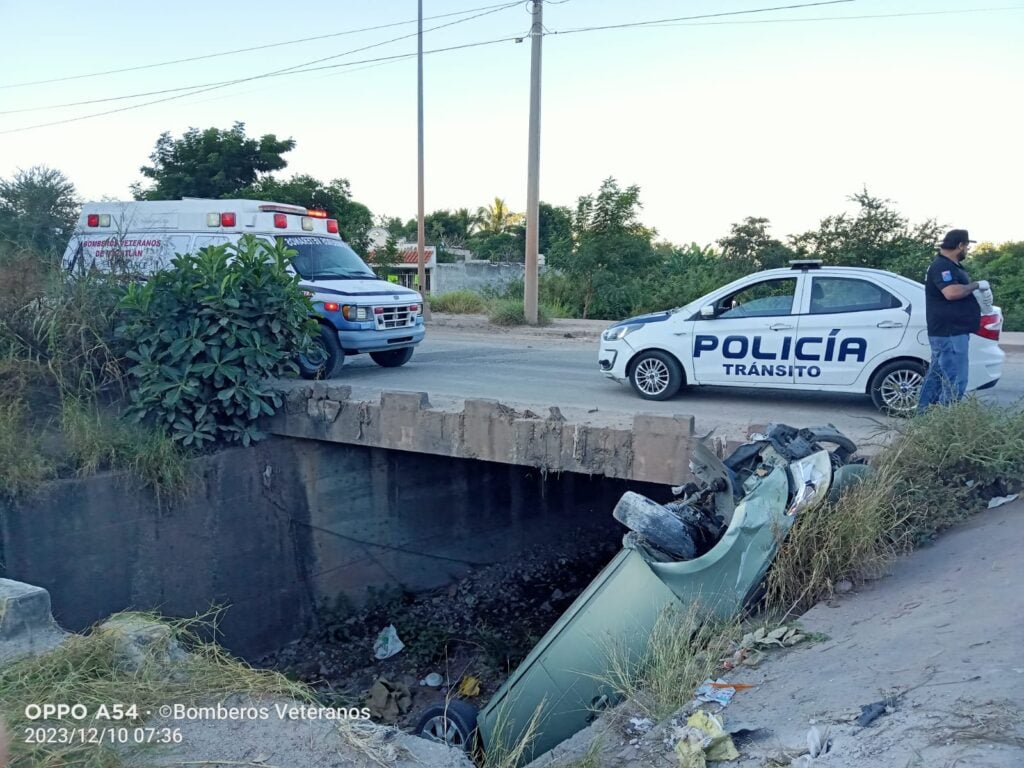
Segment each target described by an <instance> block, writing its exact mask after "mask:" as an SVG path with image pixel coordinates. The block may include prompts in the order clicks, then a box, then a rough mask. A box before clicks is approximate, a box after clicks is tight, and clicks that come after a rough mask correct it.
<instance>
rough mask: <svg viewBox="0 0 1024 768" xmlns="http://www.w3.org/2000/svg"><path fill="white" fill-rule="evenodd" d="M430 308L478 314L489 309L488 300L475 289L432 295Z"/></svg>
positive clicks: (460, 313) (461, 313)
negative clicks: (474, 290)
mask: <svg viewBox="0 0 1024 768" xmlns="http://www.w3.org/2000/svg"><path fill="white" fill-rule="evenodd" d="M430 308H431V309H432V310H433V311H434V312H448V313H450V314H453V315H477V314H482V313H483V312H486V311H487V302H486V301H485V300H484V297H483V296H481V295H480V294H479V293H475V292H473V291H449V292H448V293H442V294H439V295H437V296H433V297H431V299H430Z"/></svg>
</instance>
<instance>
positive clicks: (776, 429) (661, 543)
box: [417, 424, 870, 759]
mask: <svg viewBox="0 0 1024 768" xmlns="http://www.w3.org/2000/svg"><path fill="white" fill-rule="evenodd" d="M825 445H830V446H833V447H831V448H826V447H825ZM855 451H856V446H855V445H854V444H853V443H852V442H851V441H850V440H849V439H847V438H846V437H845V436H844V435H842V434H841V433H839V432H838V431H837V430H836V429H835V428H833V427H831V426H829V427H823V428H814V429H794V428H792V427H789V426H786V425H783V424H779V425H771V426H770V427H769V428H768V429H767V430H766V432H765V433H764V434H761V435H755V436H752V438H751V442H749V443H747V444H744V445H742V446H740V448H738V449H737V450H736V451H735V452H733V453H732V454H731V455H730V456H729V457H728V458H726V459H725V460H722V459H719V458H718V457H717V456H716V455H715V454H714V453H713V452H712V451H711V450H710V449H709V448H707V447H706V446H705V445H703V444H702V443H696V444H695V445H694V450H693V456H692V460H691V462H690V470H691V473H692V474H693V475H694V477H695V478H696V479H697V482H695V483H690V484H687V485H684V486H680V487H678V488H673V491H674V492H675V493H676V495H677V497H678V498H677V499H676V500H675V501H673V502H671V503H669V504H667V505H662V504H658V503H657V502H655V501H652V500H651V499H648V498H646V497H644V496H641V495H640V494H637V493H633V492H627V493H626V494H624V495H623V496H622V498H621V499H620V500H619V502H618V504H617V505H616V507H615V510H614V512H613V514H614V516H615V518H616V519H617V520H618V521H619V522H621V523H623V524H624V525H625V526H626V527H627V528H628V529H629V530H628V532H627V533H626V534H625V536H624V538H623V548H622V550H621V551H620V552H619V553H618V554H617V555H616V556H615V557H614V558H613V559H612V561H611V562H610V563H609V564H608V565H607V566H606V567H605V568H604V570H602V571H601V573H600V574H598V576H597V577H596V578H595V579H594V580H593V581H592V582H591V583H590V585H589V586H588V587H587V588H586V589H585V590H584V591H583V592H582V593H581V594H580V596H579V597H578V598H577V599H576V600H575V601H574V602H573V604H572V605H571V606H569V608H568V609H567V610H566V611H565V613H564V614H562V616H561V617H560V618H559V619H558V621H557V622H556V623H555V625H554V626H553V627H551V629H550V630H549V631H548V632H547V634H545V635H544V637H543V638H541V640H540V642H539V643H537V645H536V646H535V647H534V648H533V650H532V651H531V652H530V654H529V655H528V656H527V657H526V659H524V660H523V662H522V664H520V665H519V667H518V668H517V669H516V670H515V672H514V673H513V674H512V675H511V677H509V679H508V680H507V681H506V682H505V684H504V685H502V686H501V688H499V689H498V691H497V692H496V693H495V694H494V696H493V697H492V698H491V700H490V701H489V702H488V704H487V705H486V706H485V707H484V708H483V709H482V710H480V711H479V712H477V711H476V709H475V708H474V707H472V706H471V705H470V704H469V703H467V702H465V701H461V700H457V699H456V700H450V701H448V702H447V704H445V705H438V706H435V707H432V708H430V709H429V710H428V711H426V712H424V713H423V715H422V717H421V718H420V721H419V725H418V726H417V733H418V734H419V735H421V736H424V737H426V738H431V739H435V740H438V741H442V742H444V743H447V744H449V745H451V746H458V747H462V748H464V749H467V750H469V751H472V750H476V749H482V750H483V751H484V752H485V753H490V752H491V751H492V750H493V751H506V750H507V749H509V747H510V746H511V745H513V744H516V743H517V742H518V741H519V740H520V739H522V738H524V736H526V735H527V734H528V733H529V732H530V731H531V728H532V730H533V734H532V736H530V737H529V738H530V744H529V747H528V749H527V754H526V755H525V756H524V759H533V758H536V757H538V756H539V755H541V754H543V753H544V752H547V751H548V750H550V749H551V748H552V747H554V746H556V745H557V744H559V743H560V742H562V741H563V740H565V739H567V738H569V737H570V736H572V735H573V734H575V733H576V732H577V731H579V730H581V729H583V728H584V727H586V726H587V725H588V724H589V723H590V722H591V721H593V720H594V718H595V717H596V716H597V713H598V712H599V711H600V710H601V709H603V708H605V707H607V706H610V705H612V704H614V703H615V702H616V700H617V698H618V695H617V692H616V691H615V690H613V689H612V688H611V687H610V686H609V684H608V683H607V682H605V681H606V680H607V678H608V674H607V671H608V655H609V651H610V650H611V649H613V648H614V649H616V652H617V653H620V654H621V653H623V652H625V653H626V654H627V656H628V657H629V659H630V661H634V660H636V659H638V658H640V656H641V655H642V654H643V653H644V651H645V650H646V646H647V643H648V640H649V637H650V635H651V631H652V630H653V628H654V626H655V623H656V622H657V621H658V618H659V616H660V615H661V614H663V613H664V612H665V611H667V610H673V609H680V610H684V609H687V608H690V607H696V608H697V609H698V610H699V611H701V612H702V613H705V614H706V615H708V616H716V617H720V618H729V617H733V616H736V615H738V614H739V613H740V612H741V611H742V610H743V609H744V608H745V607H746V606H747V605H749V603H750V602H751V601H752V599H753V598H754V597H755V595H756V594H757V592H758V590H759V588H760V587H761V585H762V583H763V581H764V577H765V574H766V572H767V570H768V568H769V566H770V565H771V563H772V560H773V559H774V558H775V554H776V552H777V551H778V546H779V544H780V542H781V541H782V539H783V538H784V537H785V536H786V534H787V532H788V531H789V529H790V528H791V526H792V525H793V523H794V521H795V519H796V517H797V516H799V515H800V514H801V513H802V512H804V511H806V510H808V509H810V508H812V507H813V506H815V505H817V504H819V503H821V502H822V500H824V499H825V498H826V496H828V495H829V494H830V493H831V494H832V495H833V496H836V495H838V494H839V493H840V492H841V490H842V488H843V487H847V486H848V485H850V484H851V483H853V482H858V481H860V480H861V479H863V478H864V477H865V476H866V474H867V473H868V472H870V469H869V468H868V467H867V465H865V464H863V463H861V462H860V460H859V459H857V458H856V457H855V455H854V454H855ZM532 721H536V723H535V725H533V726H532V725H531V724H532Z"/></svg>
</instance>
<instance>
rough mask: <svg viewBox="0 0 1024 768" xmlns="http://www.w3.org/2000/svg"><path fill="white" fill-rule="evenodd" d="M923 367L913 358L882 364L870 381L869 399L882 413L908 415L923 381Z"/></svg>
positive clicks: (915, 402) (918, 395)
mask: <svg viewBox="0 0 1024 768" xmlns="http://www.w3.org/2000/svg"><path fill="white" fill-rule="evenodd" d="M925 370H926V369H925V367H924V365H922V364H921V363H918V362H915V361H913V360H896V361H895V362H892V363H888V364H887V365H883V366H882V367H881V368H879V369H878V373H876V374H875V377H874V378H873V379H872V381H871V400H872V402H874V404H875V407H876V408H878V410H880V411H881V412H882V413H886V414H888V415H890V416H910V415H912V414H913V413H914V412H915V411H916V410H917V401H918V398H919V397H920V395H921V384H923V383H924V375H925Z"/></svg>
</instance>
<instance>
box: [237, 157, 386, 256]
mask: <svg viewBox="0 0 1024 768" xmlns="http://www.w3.org/2000/svg"><path fill="white" fill-rule="evenodd" d="M237 194H238V196H239V197H245V198H248V199H250V200H270V201H272V202H275V203H290V204H291V205H301V206H303V207H304V208H317V209H320V210H324V211H327V213H328V215H329V216H331V217H332V218H336V219H337V220H338V227H339V229H340V230H341V236H342V237H343V238H345V241H346V242H347V243H348V244H349V245H351V246H352V248H353V249H354V250H355V251H356V252H357V253H359V254H362V255H366V253H367V250H368V248H369V245H370V243H369V239H368V238H367V234H368V233H369V231H370V229H371V228H372V227H373V215H372V214H371V213H370V209H369V208H367V207H366V206H365V205H363V204H362V203H357V202H356V201H355V200H353V199H352V193H351V187H350V185H349V183H348V180H347V179H333V180H332V181H330V182H328V183H326V184H325V183H324V182H322V181H320V180H319V179H316V178H314V177H312V176H309V175H306V174H297V175H295V176H292V177H291V178H290V179H287V180H278V179H275V178H274V177H273V176H267V177H265V178H262V179H260V180H259V181H257V182H255V183H254V184H252V185H251V186H249V187H247V188H245V189H241V190H239V191H238V192H237Z"/></svg>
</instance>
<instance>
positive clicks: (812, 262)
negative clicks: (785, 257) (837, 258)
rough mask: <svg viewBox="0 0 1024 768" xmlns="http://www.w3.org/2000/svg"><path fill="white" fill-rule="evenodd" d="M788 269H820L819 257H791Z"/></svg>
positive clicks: (803, 270)
mask: <svg viewBox="0 0 1024 768" xmlns="http://www.w3.org/2000/svg"><path fill="white" fill-rule="evenodd" d="M789 268H790V269H798V270H800V271H801V272H806V271H807V270H808V269H821V259H792V260H791V261H790V262H789Z"/></svg>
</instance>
